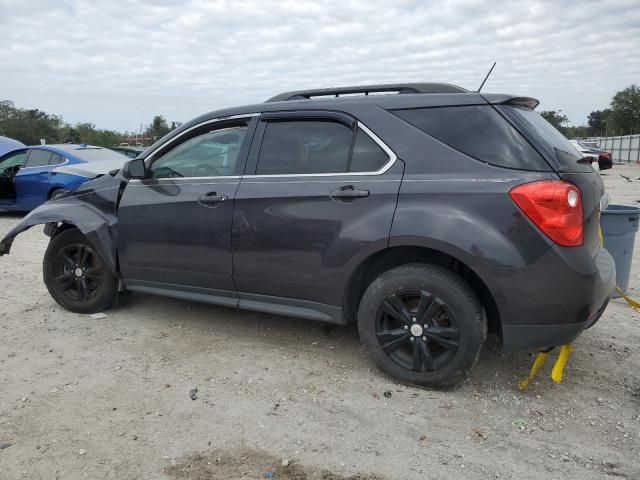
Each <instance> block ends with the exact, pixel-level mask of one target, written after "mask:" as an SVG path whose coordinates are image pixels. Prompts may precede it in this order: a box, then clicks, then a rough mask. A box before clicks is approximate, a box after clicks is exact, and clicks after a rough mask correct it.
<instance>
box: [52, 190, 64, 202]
mask: <svg viewBox="0 0 640 480" xmlns="http://www.w3.org/2000/svg"><path fill="white" fill-rule="evenodd" d="M66 192H67V191H66V190H65V189H64V188H56V189H55V190H51V192H50V193H49V200H53V199H54V198H56V197H59V196H60V195H62V194H64V193H66Z"/></svg>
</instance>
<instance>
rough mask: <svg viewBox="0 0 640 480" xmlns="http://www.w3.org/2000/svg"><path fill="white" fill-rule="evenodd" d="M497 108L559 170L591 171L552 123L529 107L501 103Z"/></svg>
mask: <svg viewBox="0 0 640 480" xmlns="http://www.w3.org/2000/svg"><path fill="white" fill-rule="evenodd" d="M498 108H499V110H500V111H501V112H502V113H504V114H505V115H506V116H507V117H508V118H509V119H511V120H512V121H513V122H514V123H515V124H516V126H517V127H518V128H520V130H522V132H523V133H524V135H525V136H526V137H527V139H528V140H529V141H530V142H531V143H532V144H533V145H534V146H535V147H536V148H537V149H538V150H539V151H540V153H542V155H543V156H544V157H545V158H546V159H547V161H549V162H550V163H551V164H552V165H555V168H556V169H557V170H558V171H561V172H593V171H594V170H593V168H592V167H591V165H590V164H589V162H586V163H585V162H583V161H581V160H582V158H583V155H582V154H581V153H580V152H578V151H577V150H576V147H575V146H574V145H572V144H571V142H569V140H567V139H566V137H565V136H564V135H562V134H561V133H560V132H559V131H558V130H556V129H555V128H554V127H553V125H551V124H550V123H549V122H547V121H546V120H545V119H544V118H542V117H541V116H540V115H539V114H538V113H537V112H535V111H534V110H531V109H530V108H526V107H520V106H512V105H501V106H499V107H498Z"/></svg>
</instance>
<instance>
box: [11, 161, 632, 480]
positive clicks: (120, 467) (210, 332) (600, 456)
mask: <svg viewBox="0 0 640 480" xmlns="http://www.w3.org/2000/svg"><path fill="white" fill-rule="evenodd" d="M603 173H604V177H603V178H604V179H605V182H606V184H607V186H608V189H609V191H610V193H611V195H612V197H613V201H614V202H615V203H628V204H636V205H637V201H638V200H640V167H621V166H618V165H616V166H615V167H614V169H613V170H609V171H607V172H603ZM621 173H622V174H624V175H626V176H627V177H629V178H630V179H632V180H633V181H631V182H630V181H627V180H626V179H624V178H623V177H621V176H620V174H621ZM19 218H20V217H19V216H17V215H12V214H0V235H1V234H4V233H5V232H6V231H7V230H8V229H9V228H10V227H11V226H12V225H13V224H15V223H16V222H17V221H18V220H19ZM638 242H640V236H638ZM46 243H47V238H46V237H45V236H44V235H43V234H42V231H41V228H40V227H36V228H34V229H32V230H31V231H29V232H27V233H25V234H23V235H22V236H20V237H19V238H18V239H17V241H16V243H15V245H14V250H13V252H12V254H11V255H10V256H8V257H2V258H1V259H0V292H2V295H1V298H0V478H1V479H3V480H4V479H7V480H8V479H18V478H36V479H40V478H43V479H44V478H46V479H76V478H90V479H98V478H100V479H102V478H112V479H118V480H124V479H176V478H177V479H189V478H192V479H199V480H203V479H235V478H247V479H259V478H269V476H270V475H272V476H273V478H276V479H277V478H280V479H298V480H302V479H315V478H318V479H321V478H323V479H336V480H337V479H349V478H351V479H374V478H378V479H387V480H394V479H397V480H405V479H425V478H433V479H441V478H448V479H463V478H478V479H483V478H492V479H493V478H500V479H503V478H504V479H523V478H532V479H533V478H536V479H540V478H545V479H560V478H579V479H602V478H608V477H612V478H613V477H623V478H629V479H637V478H640V439H639V435H640V378H639V372H640V356H639V353H640V314H639V313H636V312H634V311H633V310H631V309H630V308H629V307H628V306H627V305H626V304H625V303H623V302H622V301H620V300H616V301H613V302H612V303H611V305H610V306H609V308H608V309H607V311H606V313H605V314H604V317H603V318H602V320H601V321H600V322H599V323H598V324H597V325H596V326H595V327H594V328H593V329H591V330H589V331H587V332H586V333H585V334H584V335H583V336H581V337H580V338H579V339H578V341H576V342H575V344H574V353H573V355H572V357H571V359H570V362H569V364H568V367H567V370H566V375H565V380H564V381H563V383H562V384H561V385H555V384H553V382H552V381H551V380H550V378H549V371H550V367H551V365H547V366H546V367H545V369H544V372H543V373H542V374H541V375H540V376H539V377H538V379H537V380H536V381H535V382H534V383H533V384H532V385H531V386H530V387H529V389H528V390H526V391H524V392H520V391H518V389H517V388H516V384H517V381H518V380H519V379H520V378H521V377H523V376H525V375H526V373H527V372H528V368H529V366H530V364H531V361H532V356H531V355H530V354H527V353H518V354H509V355H505V354H501V353H500V352H499V349H498V348H496V345H495V344H489V345H487V347H486V348H485V350H484V352H483V354H482V356H481V358H480V360H479V362H478V364H477V366H476V368H475V370H474V371H473V376H472V378H471V379H469V380H468V381H466V382H465V383H464V384H463V385H461V386H460V387H458V388H456V389H454V390H451V391H447V392H441V391H430V390H425V389H419V388H412V387H407V386H403V385H399V384H396V383H395V382H394V381H393V380H391V379H389V378H387V377H385V376H384V375H382V374H381V373H379V372H378V371H377V370H376V369H375V367H374V366H373V365H372V364H371V363H370V362H369V360H368V359H367V357H366V356H365V354H364V352H363V351H362V349H361V347H360V345H359V343H358V338H357V333H356V330H355V329H354V328H352V327H349V328H336V329H328V328H326V327H324V326H323V325H320V324H315V323H313V322H307V321H303V320H297V319H291V318H284V317H278V316H273V315H266V314H259V313H252V312H238V311H235V310H231V309H227V308H221V307H220V308H218V307H212V306H208V305H201V304H195V303H187V302H182V301H177V300H170V299H163V298H156V297H150V296H144V295H133V296H131V298H130V299H128V300H127V302H125V304H123V305H121V306H119V307H118V308H117V309H113V310H110V311H108V312H106V313H107V315H108V316H107V318H104V319H100V320H94V319H91V318H89V317H88V316H86V315H77V314H72V313H69V312H66V311H64V310H62V309H61V308H60V307H59V306H58V305H57V304H56V303H54V301H53V300H52V299H51V298H50V297H49V295H48V293H47V291H46V288H45V286H44V284H43V283H42V279H41V262H42V255H43V252H44V249H45V247H46ZM638 257H640V245H636V252H635V265H636V267H635V269H634V271H633V278H632V280H631V293H632V295H635V296H636V297H640V262H639V258H638ZM195 387H197V393H196V394H195V395H193V396H194V397H195V398H196V399H195V400H192V399H191V398H190V392H191V391H192V389H194V388H195ZM283 462H284V463H285V464H286V463H288V464H289V465H288V466H283Z"/></svg>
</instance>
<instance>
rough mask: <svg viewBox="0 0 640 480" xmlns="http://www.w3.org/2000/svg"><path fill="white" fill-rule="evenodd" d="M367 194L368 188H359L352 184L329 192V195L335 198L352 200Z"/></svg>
mask: <svg viewBox="0 0 640 480" xmlns="http://www.w3.org/2000/svg"><path fill="white" fill-rule="evenodd" d="M368 196H369V190H360V189H359V188H356V187H354V186H353V185H346V186H344V187H340V188H338V189H337V190H334V191H333V192H331V195H330V197H331V198H333V199H335V200H353V199H356V198H365V197H368Z"/></svg>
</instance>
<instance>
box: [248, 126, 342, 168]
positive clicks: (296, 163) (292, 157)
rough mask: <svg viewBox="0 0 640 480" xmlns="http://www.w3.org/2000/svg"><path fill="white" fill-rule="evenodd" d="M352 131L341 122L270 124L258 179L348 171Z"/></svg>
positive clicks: (259, 159)
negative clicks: (266, 176) (260, 177)
mask: <svg viewBox="0 0 640 480" xmlns="http://www.w3.org/2000/svg"><path fill="white" fill-rule="evenodd" d="M352 140H353V131H352V130H351V129H350V128H349V127H347V126H346V125H343V124H342V123H338V122H318V121H276V122H269V123H267V126H266V129H265V131H264V137H263V140H262V146H261V147H260V155H259V157H258V168H257V170H256V173H257V174H258V175H286V174H311V173H340V172H346V171H347V165H348V163H349V154H350V152H351V142H352Z"/></svg>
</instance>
